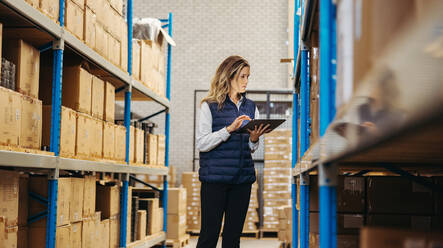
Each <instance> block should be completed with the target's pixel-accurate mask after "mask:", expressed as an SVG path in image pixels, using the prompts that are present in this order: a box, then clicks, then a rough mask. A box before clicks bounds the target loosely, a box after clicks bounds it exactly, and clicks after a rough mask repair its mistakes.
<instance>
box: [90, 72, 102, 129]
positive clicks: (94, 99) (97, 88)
mask: <svg viewBox="0 0 443 248" xmlns="http://www.w3.org/2000/svg"><path fill="white" fill-rule="evenodd" d="M104 105H105V82H104V81H103V80H101V79H100V78H98V77H96V76H92V94H91V115H92V116H93V117H95V118H98V119H101V120H103V112H104Z"/></svg>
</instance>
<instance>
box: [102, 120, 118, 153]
mask: <svg viewBox="0 0 443 248" xmlns="http://www.w3.org/2000/svg"><path fill="white" fill-rule="evenodd" d="M114 141H115V125H114V124H112V123H109V122H103V157H104V158H105V159H114V157H115V144H114Z"/></svg>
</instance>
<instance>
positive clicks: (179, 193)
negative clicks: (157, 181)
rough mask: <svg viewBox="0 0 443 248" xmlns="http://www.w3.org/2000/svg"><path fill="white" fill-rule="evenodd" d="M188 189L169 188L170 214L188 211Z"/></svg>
mask: <svg viewBox="0 0 443 248" xmlns="http://www.w3.org/2000/svg"><path fill="white" fill-rule="evenodd" d="M186 199H187V198H186V189H185V188H169V189H168V208H167V209H168V215H169V214H179V215H180V214H184V213H186Z"/></svg>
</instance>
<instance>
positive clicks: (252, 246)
mask: <svg viewBox="0 0 443 248" xmlns="http://www.w3.org/2000/svg"><path fill="white" fill-rule="evenodd" d="M196 246H197V238H194V237H193V238H191V239H190V240H189V245H188V246H186V247H185V248H195V247H196ZM240 247H241V248H279V247H280V241H278V240H257V239H251V240H243V239H242V240H241V241H240ZM217 248H221V239H219V241H218V245H217Z"/></svg>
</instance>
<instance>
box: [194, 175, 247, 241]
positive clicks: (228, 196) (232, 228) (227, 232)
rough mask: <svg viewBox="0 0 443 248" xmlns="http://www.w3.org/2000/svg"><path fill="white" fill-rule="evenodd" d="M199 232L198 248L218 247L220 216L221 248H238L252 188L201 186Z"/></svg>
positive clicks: (209, 184)
mask: <svg viewBox="0 0 443 248" xmlns="http://www.w3.org/2000/svg"><path fill="white" fill-rule="evenodd" d="M200 195H201V197H200V198H201V230H200V237H199V238H198V243H197V248H215V247H216V246H217V241H218V237H219V234H220V228H221V224H222V219H223V216H224V217H225V224H224V228H223V242H222V247H223V248H239V247H240V236H241V233H242V231H243V224H244V223H245V218H246V213H247V212H248V207H249V200H250V197H251V184H237V185H232V184H215V183H202V185H201V192H200Z"/></svg>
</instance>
